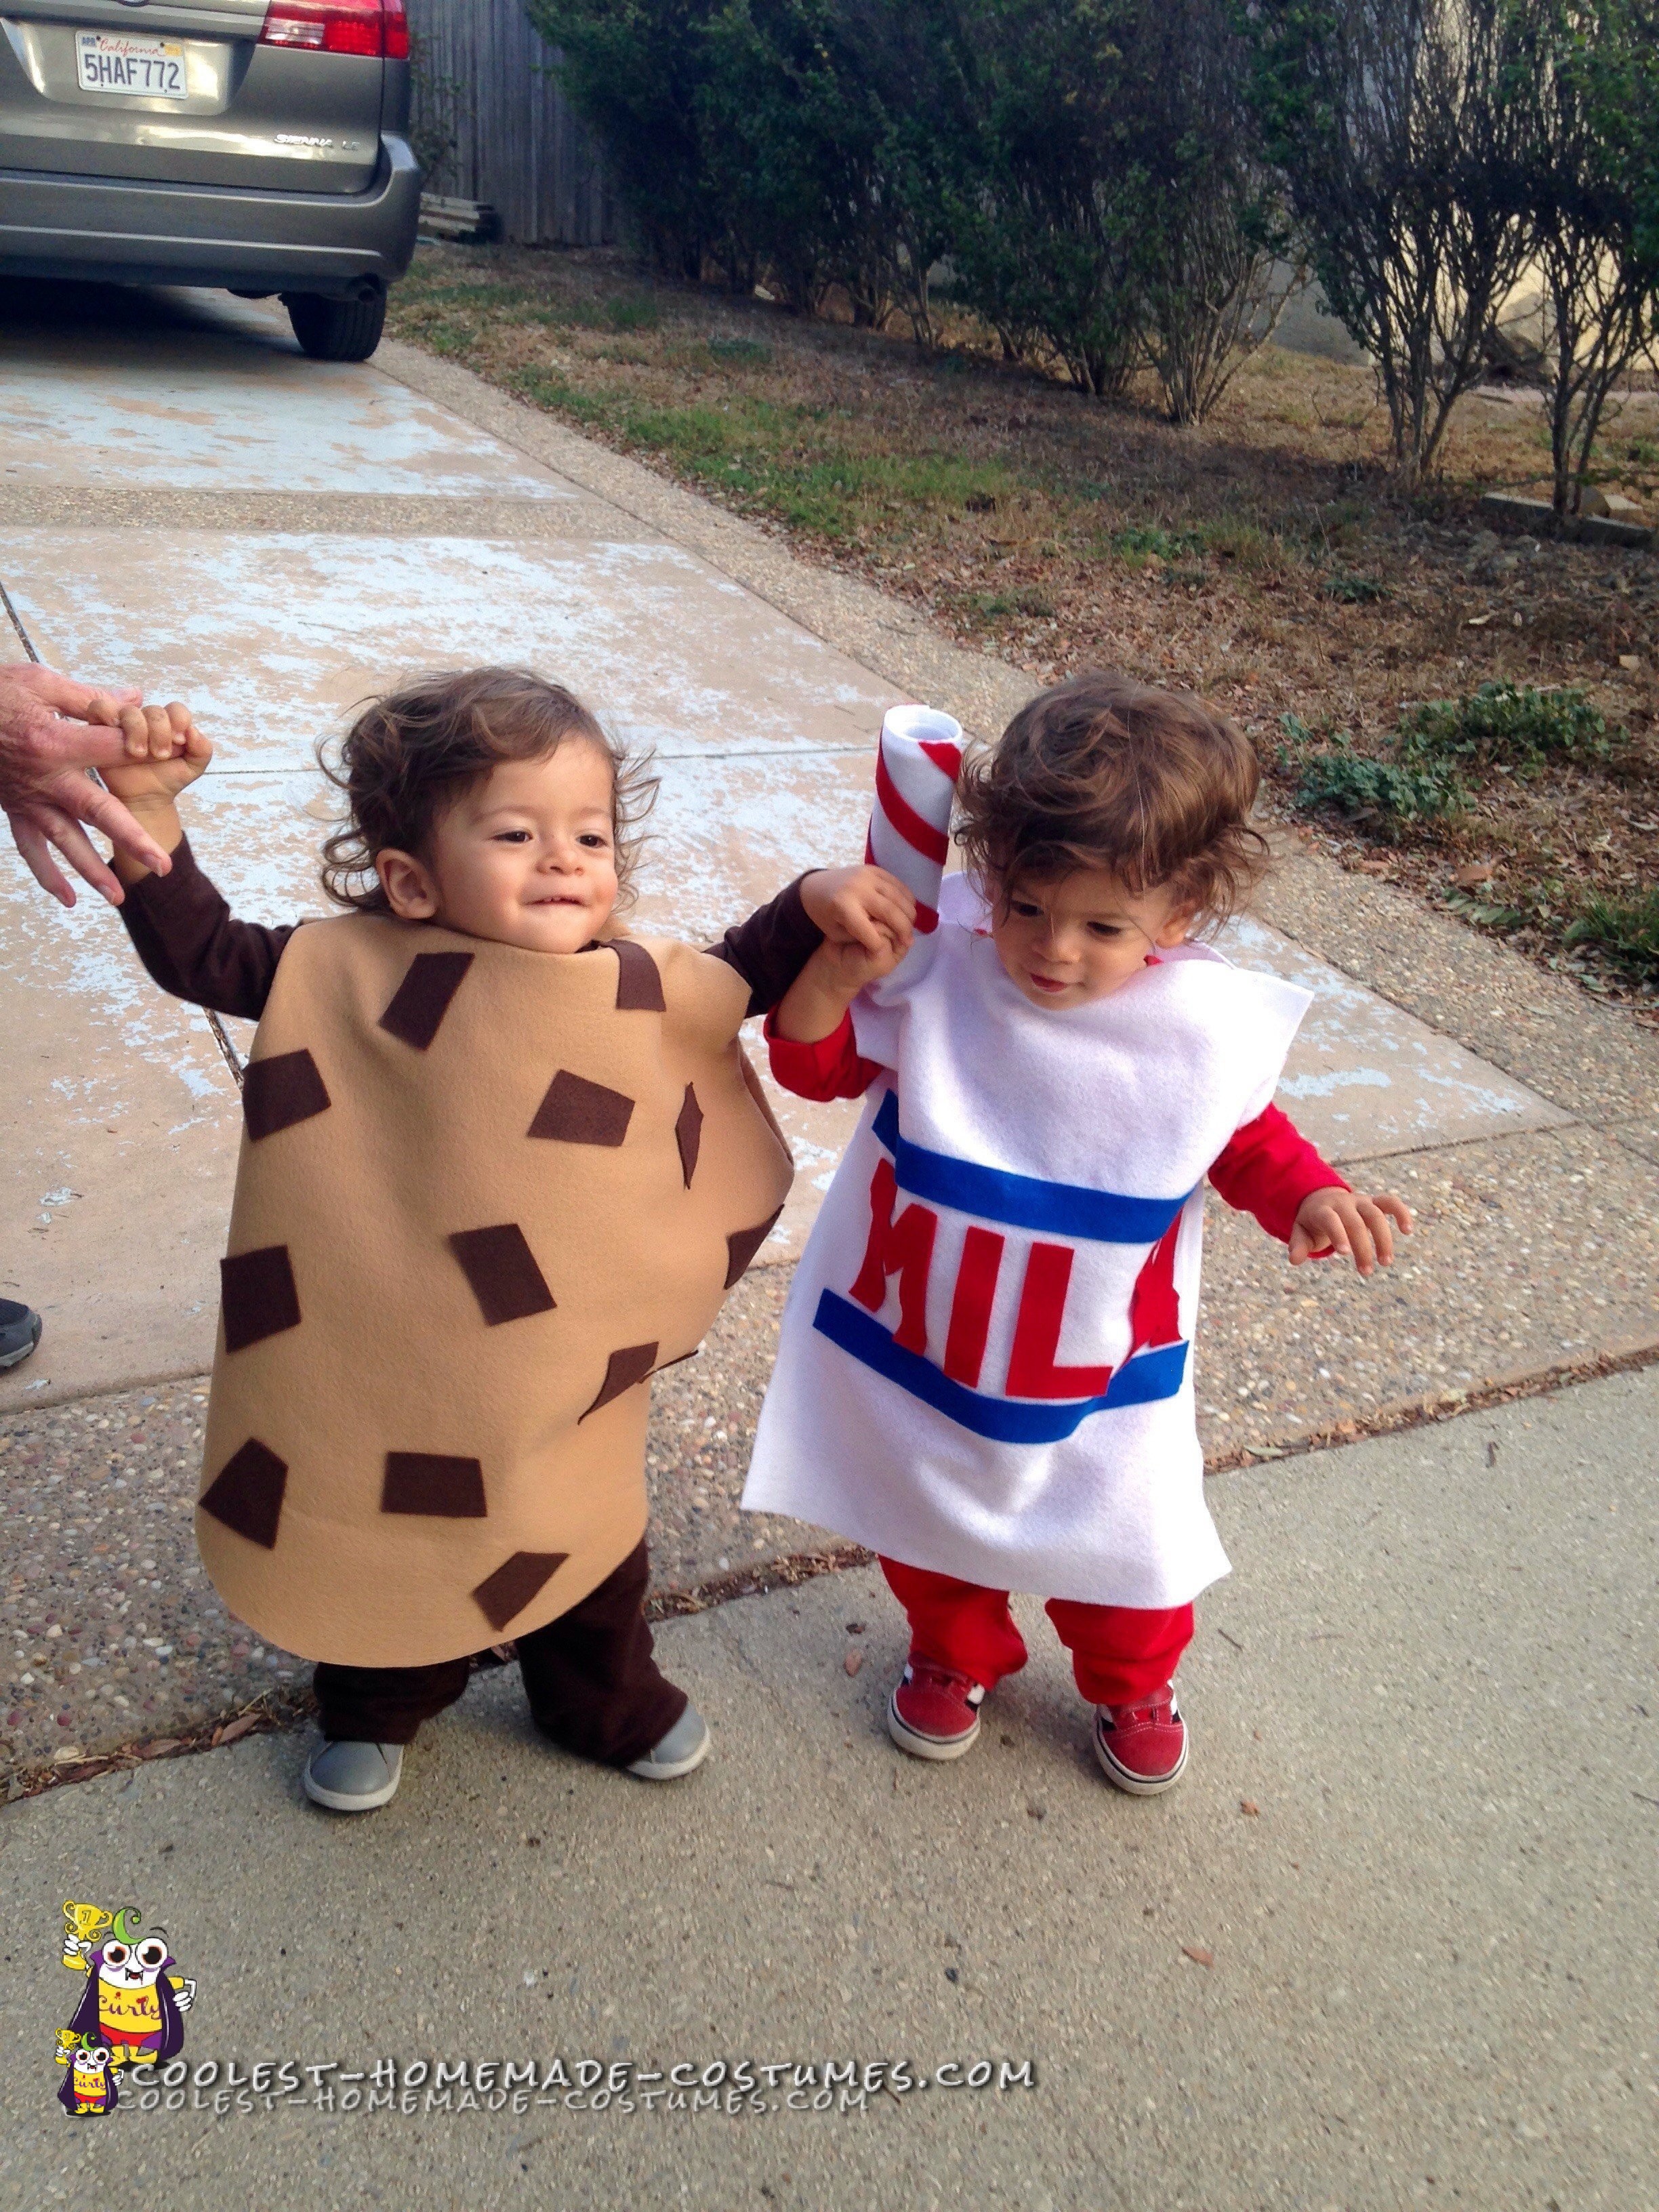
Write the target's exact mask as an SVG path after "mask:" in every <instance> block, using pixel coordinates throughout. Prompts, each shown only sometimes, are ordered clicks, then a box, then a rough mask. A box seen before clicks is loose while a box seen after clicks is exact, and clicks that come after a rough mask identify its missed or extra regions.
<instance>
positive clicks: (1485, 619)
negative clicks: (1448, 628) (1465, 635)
mask: <svg viewBox="0 0 1659 2212" xmlns="http://www.w3.org/2000/svg"><path fill="white" fill-rule="evenodd" d="M1491 620H1492V617H1491V616H1490V615H1471V616H1470V617H1469V620H1468V627H1469V629H1485V628H1486V624H1487V623H1489V622H1490V621H1491Z"/></svg>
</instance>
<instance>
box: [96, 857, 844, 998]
mask: <svg viewBox="0 0 1659 2212" xmlns="http://www.w3.org/2000/svg"><path fill="white" fill-rule="evenodd" d="M801 881H802V878H799V877H798V878H796V880H795V881H794V882H793V884H789V886H788V887H787V890H781V891H780V892H779V894H778V896H776V898H775V899H772V900H770V901H769V902H768V903H767V904H766V905H765V906H763V907H757V908H756V910H755V912H754V913H753V914H751V915H750V917H749V919H748V920H747V921H742V922H738V924H737V926H736V927H734V928H732V929H728V930H727V931H726V935H725V936H724V937H723V938H722V939H720V943H719V944H718V945H710V946H709V947H708V950H709V951H710V952H712V953H713V954H714V957H715V958H716V959H718V960H725V961H727V962H729V963H730V964H731V965H732V967H733V968H735V969H737V971H738V975H741V976H742V977H743V980H744V982H745V983H747V984H748V986H749V990H750V999H749V1011H750V1013H751V1014H763V1013H766V1012H769V1011H770V1010H771V1008H772V1007H774V1006H776V1005H777V1003H778V1001H779V1000H780V999H781V998H782V996H783V994H784V993H785V992H786V991H787V989H788V988H789V986H790V985H791V984H792V983H793V981H794V980H795V978H796V976H797V975H799V973H800V971H801V969H803V968H804V967H805V965H806V963H807V962H808V960H809V959H811V956H812V954H813V953H814V952H815V951H817V948H818V946H819V945H821V944H822V943H823V933H822V932H821V931H820V930H819V929H818V928H817V925H816V924H815V923H814V922H813V921H811V919H810V918H809V916H808V915H807V912H806V908H805V906H804V905H803V904H802V903H801V896H800V886H801ZM118 913H119V914H120V916H121V919H122V921H124V922H125V924H126V927H127V934H128V936H129V937H131V939H132V942H133V945H134V948H135V950H136V951H137V954H138V957H139V958H140V959H141V960H142V961H143V963H144V965H145V967H146V968H147V969H149V973H150V975H152V976H153V977H154V978H155V981H156V982H158V983H159V984H160V985H161V988H162V989H163V990H164V991H170V992H171V993H172V994H173V997H174V998H176V999H188V1000H191V1002H192V1003H193V1004H194V1005H196V1006H210V1007H211V1008H212V1009H213V1011H214V1012H215V1013H218V1014H239V1015H240V1016H242V1017H243V1018H245V1019H246V1020H247V1021H251V1022H252V1021H258V1018H259V1016H260V1015H261V1014H262V1013H263V1012H264V1006H265V1000H267V999H268V998H269V997H270V985H271V979H272V977H273V976H274V975H276V963H277V962H278V961H279V960H280V959H281V958H282V957H283V947H284V945H287V943H288V940H289V938H290V937H292V936H293V934H294V932H295V929H296V928H298V927H302V925H301V924H300V923H296V922H292V921H289V922H283V923H281V924H279V925H278V926H277V927H275V928H271V927H268V926H267V925H266V924H264V923H263V922H258V921H239V920H238V919H237V917H236V916H235V915H234V914H232V912H231V910H230V908H229V907H228V904H227V903H226V901H225V897H224V894H223V893H222V891H221V890H219V888H218V886H217V885H216V884H215V883H214V882H213V881H212V880H211V878H210V877H208V876H207V875H205V874H204V872H203V871H202V869H201V868H200V867H199V866H197V860H196V856H195V854H193V853H192V852H191V849H190V840H189V838H188V837H186V838H185V839H183V840H182V841H181V842H180V843H179V845H178V846H177V848H175V849H174V852H173V868H172V872H171V873H170V874H167V875H165V876H155V875H149V876H143V877H141V878H139V880H138V881H137V883H136V884H129V885H128V887H127V895H126V897H125V899H124V900H123V902H122V903H121V905H120V907H119V908H118Z"/></svg>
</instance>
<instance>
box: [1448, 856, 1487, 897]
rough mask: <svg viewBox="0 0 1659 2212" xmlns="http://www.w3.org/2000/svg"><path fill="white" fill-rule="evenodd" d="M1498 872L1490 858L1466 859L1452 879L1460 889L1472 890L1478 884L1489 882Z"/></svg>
mask: <svg viewBox="0 0 1659 2212" xmlns="http://www.w3.org/2000/svg"><path fill="white" fill-rule="evenodd" d="M1497 873H1498V871H1497V869H1496V868H1494V867H1493V866H1492V862H1491V861H1490V860H1466V861H1465V862H1464V864H1463V866H1462V867H1461V868H1460V869H1459V870H1458V871H1457V873H1456V874H1455V876H1454V877H1453V878H1452V881H1453V882H1454V883H1455V884H1456V886H1457V888H1458V890H1460V891H1472V890H1474V887H1475V885H1476V884H1489V883H1490V882H1491V881H1492V878H1493V877H1494V876H1495V875H1496V874H1497Z"/></svg>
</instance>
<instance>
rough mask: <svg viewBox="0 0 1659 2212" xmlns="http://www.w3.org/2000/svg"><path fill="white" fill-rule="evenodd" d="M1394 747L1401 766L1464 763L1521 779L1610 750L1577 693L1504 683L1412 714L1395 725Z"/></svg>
mask: <svg viewBox="0 0 1659 2212" xmlns="http://www.w3.org/2000/svg"><path fill="white" fill-rule="evenodd" d="M1397 743H1398V745H1399V749H1400V755H1401V759H1402V760H1406V761H1413V762H1419V763H1433V762H1437V761H1451V760H1465V761H1468V762H1471V763H1474V765H1476V766H1478V767H1481V768H1497V767H1500V766H1501V767H1504V768H1507V769H1510V770H1512V771H1514V772H1516V773H1518V774H1520V775H1535V774H1536V773H1537V772H1538V770H1539V769H1541V768H1542V767H1543V766H1544V764H1545V763H1546V762H1547V761H1549V760H1551V759H1553V758H1557V757H1563V756H1565V757H1577V758H1584V757H1588V758H1591V759H1595V760H1605V759H1606V758H1607V756H1608V755H1609V754H1610V753H1611V751H1612V750H1613V740H1612V739H1611V738H1609V737H1608V735H1607V720H1606V717H1605V716H1604V715H1602V714H1601V713H1600V712H1599V711H1598V710H1597V709H1596V708H1595V707H1593V706H1592V705H1591V704H1590V702H1589V700H1588V699H1587V698H1586V697H1585V696H1584V694H1583V692H1582V691H1579V690H1571V689H1567V690H1559V691H1540V690H1536V689H1535V688H1534V686H1533V685H1532V684H1509V683H1491V684H1482V685H1481V686H1480V690H1478V691H1472V692H1470V693H1468V695H1467V696H1465V697H1464V698H1462V699H1435V700H1431V702H1429V703H1428V704H1427V705H1426V706H1422V707H1415V708H1412V709H1411V711H1410V712H1409V713H1407V714H1405V715H1403V716H1402V717H1401V722H1400V728H1399V732H1398V737H1397Z"/></svg>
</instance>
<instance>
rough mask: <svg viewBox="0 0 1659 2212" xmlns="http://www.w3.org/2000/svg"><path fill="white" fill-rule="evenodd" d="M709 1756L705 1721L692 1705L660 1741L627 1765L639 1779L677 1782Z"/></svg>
mask: <svg viewBox="0 0 1659 2212" xmlns="http://www.w3.org/2000/svg"><path fill="white" fill-rule="evenodd" d="M707 1758H708V1722H707V1721H706V1720H704V1718H703V1717H702V1714H701V1713H700V1712H699V1711H697V1709H696V1706H695V1705H688V1706H687V1707H686V1709H685V1711H684V1712H683V1713H682V1714H681V1715H680V1717H679V1718H678V1720H677V1721H676V1722H675V1723H674V1725H673V1727H672V1728H671V1729H669V1731H668V1733H667V1735H665V1736H664V1737H663V1739H662V1741H660V1742H659V1743H653V1745H652V1747H651V1748H650V1750H649V1751H647V1753H646V1754H645V1756H644V1758H643V1759H635V1760H634V1762H633V1764H632V1765H630V1766H629V1770H628V1771H629V1773H630V1774H637V1775H638V1776H639V1778H640V1779H641V1781H642V1782H678V1780H679V1778H680V1777H681V1775H682V1774H690V1771H691V1770H692V1768H693V1767H694V1766H701V1765H702V1763H703V1760H704V1759H707Z"/></svg>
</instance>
